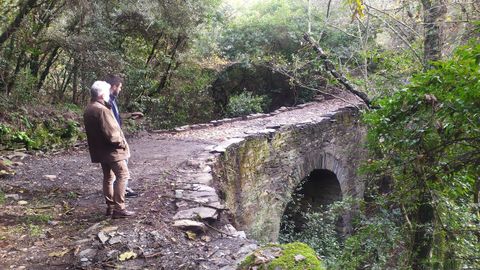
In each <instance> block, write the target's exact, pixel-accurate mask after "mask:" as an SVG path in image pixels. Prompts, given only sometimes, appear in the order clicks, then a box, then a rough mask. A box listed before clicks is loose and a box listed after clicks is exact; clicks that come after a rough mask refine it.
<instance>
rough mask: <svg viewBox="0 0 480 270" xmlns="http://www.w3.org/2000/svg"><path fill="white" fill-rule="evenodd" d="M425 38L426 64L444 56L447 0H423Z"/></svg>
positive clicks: (424, 57)
mask: <svg viewBox="0 0 480 270" xmlns="http://www.w3.org/2000/svg"><path fill="white" fill-rule="evenodd" d="M422 5H423V22H424V28H425V40H424V42H423V51H424V56H423V59H424V62H425V66H427V67H428V66H429V62H430V61H437V60H440V59H441V58H442V48H443V23H444V22H445V15H446V14H447V5H446V0H422Z"/></svg>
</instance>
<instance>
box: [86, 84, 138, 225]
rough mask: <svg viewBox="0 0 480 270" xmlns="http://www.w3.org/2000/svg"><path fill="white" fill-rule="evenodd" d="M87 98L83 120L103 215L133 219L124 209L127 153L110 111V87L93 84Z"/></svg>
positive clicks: (131, 214)
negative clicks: (98, 174) (97, 169)
mask: <svg viewBox="0 0 480 270" xmlns="http://www.w3.org/2000/svg"><path fill="white" fill-rule="evenodd" d="M90 95H91V101H90V103H89V104H88V106H87V108H86V109H85V113H84V114H83V120H84V123H85V131H86V133H87V141H88V150H89V152H90V157H91V159H92V162H93V163H100V164H101V166H102V171H103V195H104V197H105V202H106V204H107V212H106V215H107V216H109V215H111V216H112V218H126V217H131V216H134V215H135V212H132V211H128V210H127V209H126V207H125V181H126V180H127V179H128V178H129V177H130V172H129V171H128V166H127V163H126V162H125V160H126V159H128V158H129V157H130V149H129V147H128V144H127V141H126V140H125V136H124V135H123V132H122V129H121V128H120V126H119V125H118V123H117V121H116V120H115V118H114V116H113V114H112V111H111V109H110V104H109V99H110V84H108V83H106V82H104V81H96V82H95V83H93V85H92V87H91V90H90ZM114 181H115V185H114V184H113V182H114Z"/></svg>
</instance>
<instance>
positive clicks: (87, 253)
mask: <svg viewBox="0 0 480 270" xmlns="http://www.w3.org/2000/svg"><path fill="white" fill-rule="evenodd" d="M96 254H97V251H96V250H95V249H91V248H87V249H85V250H82V251H80V252H79V253H78V257H80V258H93V257H94V256H95V255H96Z"/></svg>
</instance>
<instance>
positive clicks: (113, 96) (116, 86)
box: [106, 75, 138, 198]
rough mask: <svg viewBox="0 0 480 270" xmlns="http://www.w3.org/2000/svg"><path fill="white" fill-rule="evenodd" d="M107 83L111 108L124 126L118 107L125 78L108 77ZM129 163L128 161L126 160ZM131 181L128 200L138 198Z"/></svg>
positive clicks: (127, 188)
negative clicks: (118, 99)
mask: <svg viewBox="0 0 480 270" xmlns="http://www.w3.org/2000/svg"><path fill="white" fill-rule="evenodd" d="M106 82H107V83H109V84H110V85H111V86H110V106H111V107H112V112H113V115H114V116H115V119H116V120H117V122H118V125H119V126H120V127H121V126H122V118H121V117H120V111H119V110H118V105H117V97H118V95H119V94H120V92H121V91H122V86H123V78H122V77H120V76H118V75H108V76H107V79H106ZM126 162H127V163H128V159H127V160H126ZM129 180H130V179H127V181H126V183H125V196H126V197H127V198H135V197H138V193H136V192H135V191H133V189H131V188H129V187H128V182H129Z"/></svg>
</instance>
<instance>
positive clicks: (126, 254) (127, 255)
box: [118, 251, 137, 262]
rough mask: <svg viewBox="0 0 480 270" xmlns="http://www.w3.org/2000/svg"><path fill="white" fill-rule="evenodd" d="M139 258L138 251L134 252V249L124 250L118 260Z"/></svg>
mask: <svg viewBox="0 0 480 270" xmlns="http://www.w3.org/2000/svg"><path fill="white" fill-rule="evenodd" d="M135 258H137V253H135V252H133V251H127V252H124V253H122V254H120V256H118V260H119V261H121V262H123V261H126V260H131V259H135Z"/></svg>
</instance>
